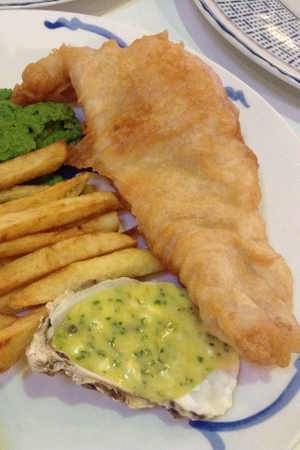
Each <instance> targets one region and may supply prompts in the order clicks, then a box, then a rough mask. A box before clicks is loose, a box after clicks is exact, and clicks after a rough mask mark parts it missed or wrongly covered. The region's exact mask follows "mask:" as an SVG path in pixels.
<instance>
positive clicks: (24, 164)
mask: <svg viewBox="0 0 300 450" xmlns="http://www.w3.org/2000/svg"><path fill="white" fill-rule="evenodd" d="M67 156H68V152H67V146H66V144H65V143H64V142H62V141H59V142H56V143H55V144H52V145H49V146H48V147H44V148H41V149H40V150H35V151H34V152H30V153H27V154H26V155H23V156H18V157H17V158H14V159H10V160H9V161H6V162H3V163H1V164H0V189H7V188H9V187H11V186H14V185H16V184H21V183H25V182H26V181H28V180H33V179H34V178H37V177H40V176H42V175H46V174H48V173H51V172H55V170H57V169H59V168H60V166H62V164H63V163H64V162H65V161H66V159H67Z"/></svg>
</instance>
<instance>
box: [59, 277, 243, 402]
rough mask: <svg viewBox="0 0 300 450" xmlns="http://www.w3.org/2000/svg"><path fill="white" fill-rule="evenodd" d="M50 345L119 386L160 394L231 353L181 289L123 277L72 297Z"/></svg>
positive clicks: (222, 364) (231, 357)
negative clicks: (115, 283) (114, 283)
mask: <svg viewBox="0 0 300 450" xmlns="http://www.w3.org/2000/svg"><path fill="white" fill-rule="evenodd" d="M52 345H53V346H54V347H55V348H56V349H57V350H59V351H62V352H64V353H65V354H66V355H67V356H68V357H69V358H70V359H71V360H72V361H74V363H76V364H78V365H80V366H82V367H84V368H86V369H88V370H90V371H92V372H94V373H96V374H98V375H100V376H102V377H103V378H105V379H107V380H110V381H111V382H112V383H114V384H116V385H118V386H119V387H120V388H122V389H123V390H125V391H129V392H131V393H134V394H136V395H138V396H141V397H144V398H147V399H149V400H152V401H156V402H159V401H160V402H161V401H164V400H171V399H176V398H179V397H182V396H183V395H185V394H186V393H188V392H190V391H191V390H192V389H193V388H194V387H195V386H197V385H198V384H199V383H200V382H201V380H202V379H203V378H204V377H205V376H206V375H207V374H208V373H209V372H211V371H212V370H215V369H222V368H226V367H228V366H231V364H232V363H233V362H234V361H235V360H236V354H235V352H234V351H233V350H232V349H231V348H230V347H229V346H228V345H227V344H224V343H222V342H221V341H219V340H218V339H217V338H215V337H213V336H211V335H210V334H208V333H207V332H206V330H205V328H204V326H203V325H202V323H201V321H200V320H199V318H198V317H197V314H195V311H194V310H193V306H192V305H191V302H190V300H189V299H188V297H187V293H186V291H185V290H184V289H179V288H177V287H176V286H175V285H173V284H171V283H166V282H163V283H134V282H133V283H128V284H123V285H122V286H119V287H115V288H110V289H107V290H102V291H100V292H99V293H97V294H94V295H91V296H90V297H88V298H86V299H85V300H83V301H81V302H79V303H77V304H76V305H74V306H73V307H72V308H71V309H70V310H69V311H68V314H67V315H66V316H65V318H64V320H63V322H62V323H61V324H60V325H59V327H58V328H57V329H56V331H55V334H54V336H53V339H52Z"/></svg>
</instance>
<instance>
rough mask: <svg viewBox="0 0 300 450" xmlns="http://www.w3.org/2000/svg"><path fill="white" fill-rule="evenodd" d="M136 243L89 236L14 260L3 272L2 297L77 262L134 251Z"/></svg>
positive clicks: (122, 236)
mask: <svg viewBox="0 0 300 450" xmlns="http://www.w3.org/2000/svg"><path fill="white" fill-rule="evenodd" d="M135 245H136V240H135V239H133V238H131V237H129V236H127V235H126V234H121V233H102V232H101V231H100V232H99V231H98V232H96V233H87V234H84V235H83V236H77V237H73V238H70V239H66V240H64V241H60V242H57V243H56V244H53V245H51V246H49V247H44V248H41V249H39V250H36V251H35V252H33V253H29V254H28V255H25V256H23V257H21V258H17V259H15V261H13V262H11V263H10V264H6V265H5V266H3V267H1V268H0V294H1V295H2V294H6V293H7V292H10V291H12V290H14V289H16V288H18V287H20V286H23V285H24V284H28V283H31V282H32V281H34V280H38V279H39V278H41V277H43V276H44V275H47V274H48V273H50V272H54V271H55V270H58V269H61V268H62V267H64V266H67V265H69V264H71V263H73V262H75V261H81V260H84V259H88V258H92V257H95V256H99V255H104V254H106V253H110V252H113V251H115V250H119V249H122V248H128V247H133V246H135Z"/></svg>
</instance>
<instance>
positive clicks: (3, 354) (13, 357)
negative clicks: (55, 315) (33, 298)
mask: <svg viewBox="0 0 300 450" xmlns="http://www.w3.org/2000/svg"><path fill="white" fill-rule="evenodd" d="M46 314H47V311H46V308H45V307H42V308H38V310H35V311H32V312H30V313H29V314H27V315H26V316H23V317H19V318H17V319H16V320H15V321H14V322H13V323H12V324H11V325H9V326H8V327H6V328H3V329H2V330H0V372H4V371H5V370H8V369H9V368H10V367H12V366H13V365H14V364H15V363H16V362H17V361H18V359H20V358H21V356H23V354H24V353H25V349H26V347H27V345H28V344H29V342H30V341H31V339H32V336H33V334H34V332H35V330H36V328H37V326H38V324H39V321H40V319H41V317H43V316H44V315H46Z"/></svg>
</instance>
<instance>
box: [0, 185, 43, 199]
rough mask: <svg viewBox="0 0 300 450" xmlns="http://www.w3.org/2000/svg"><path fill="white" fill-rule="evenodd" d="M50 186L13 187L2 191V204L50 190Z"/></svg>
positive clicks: (0, 194) (0, 192)
mask: <svg viewBox="0 0 300 450" xmlns="http://www.w3.org/2000/svg"><path fill="white" fill-rule="evenodd" d="M48 187H49V186H47V185H44V184H27V185H26V184H23V185H20V186H13V187H11V188H9V189H5V190H3V191H0V203H5V202H10V201H13V200H18V199H19V198H24V197H27V196H28V195H34V194H37V193H38V192H42V191H44V190H45V189H48Z"/></svg>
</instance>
